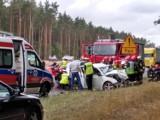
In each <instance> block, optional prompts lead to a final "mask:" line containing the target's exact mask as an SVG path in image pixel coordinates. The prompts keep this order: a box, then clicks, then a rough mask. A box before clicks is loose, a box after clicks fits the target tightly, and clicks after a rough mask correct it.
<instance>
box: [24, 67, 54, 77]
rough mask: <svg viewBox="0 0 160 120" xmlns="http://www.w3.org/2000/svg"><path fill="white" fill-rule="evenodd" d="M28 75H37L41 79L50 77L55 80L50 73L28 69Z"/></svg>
mask: <svg viewBox="0 0 160 120" xmlns="http://www.w3.org/2000/svg"><path fill="white" fill-rule="evenodd" d="M27 74H28V75H31V76H34V75H36V76H39V77H48V78H50V79H53V77H52V75H51V74H50V73H47V72H45V71H41V70H35V69H28V70H27Z"/></svg>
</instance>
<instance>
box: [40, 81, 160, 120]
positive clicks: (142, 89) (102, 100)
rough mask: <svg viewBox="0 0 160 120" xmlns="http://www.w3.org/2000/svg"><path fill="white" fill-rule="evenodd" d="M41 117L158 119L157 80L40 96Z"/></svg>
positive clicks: (55, 119) (159, 91) (58, 119)
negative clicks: (100, 89) (106, 88)
mask: <svg viewBox="0 0 160 120" xmlns="http://www.w3.org/2000/svg"><path fill="white" fill-rule="evenodd" d="M41 101H42V104H43V106H44V120H158V119H160V82H155V83H148V82H144V83H143V84H142V85H139V86H132V87H127V88H119V89H115V90H110V91H87V90H84V91H72V92H66V93H64V94H60V95H54V96H50V97H47V98H41Z"/></svg>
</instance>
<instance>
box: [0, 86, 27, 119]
mask: <svg viewBox="0 0 160 120" xmlns="http://www.w3.org/2000/svg"><path fill="white" fill-rule="evenodd" d="M1 119H2V120H13V119H14V120H23V119H24V108H23V107H22V103H21V102H20V101H18V100H15V99H13V98H12V96H11V93H10V91H9V89H8V88H7V87H6V86H4V85H3V84H1V83H0V120H1Z"/></svg>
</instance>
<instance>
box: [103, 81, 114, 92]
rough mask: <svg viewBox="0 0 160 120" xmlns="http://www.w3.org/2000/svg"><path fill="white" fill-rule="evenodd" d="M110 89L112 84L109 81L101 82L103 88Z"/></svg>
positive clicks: (112, 87)
mask: <svg viewBox="0 0 160 120" xmlns="http://www.w3.org/2000/svg"><path fill="white" fill-rule="evenodd" d="M110 89H114V85H113V84H112V83H111V82H109V81H106V82H105V83H104V84H103V90H110Z"/></svg>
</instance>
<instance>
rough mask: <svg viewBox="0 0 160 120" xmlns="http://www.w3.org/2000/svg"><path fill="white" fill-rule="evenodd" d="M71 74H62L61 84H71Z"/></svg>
mask: <svg viewBox="0 0 160 120" xmlns="http://www.w3.org/2000/svg"><path fill="white" fill-rule="evenodd" d="M68 79H69V76H68V74H67V73H63V74H62V75H61V80H60V83H61V84H69V80H68Z"/></svg>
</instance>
